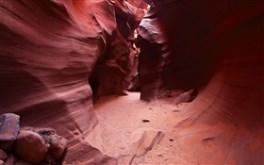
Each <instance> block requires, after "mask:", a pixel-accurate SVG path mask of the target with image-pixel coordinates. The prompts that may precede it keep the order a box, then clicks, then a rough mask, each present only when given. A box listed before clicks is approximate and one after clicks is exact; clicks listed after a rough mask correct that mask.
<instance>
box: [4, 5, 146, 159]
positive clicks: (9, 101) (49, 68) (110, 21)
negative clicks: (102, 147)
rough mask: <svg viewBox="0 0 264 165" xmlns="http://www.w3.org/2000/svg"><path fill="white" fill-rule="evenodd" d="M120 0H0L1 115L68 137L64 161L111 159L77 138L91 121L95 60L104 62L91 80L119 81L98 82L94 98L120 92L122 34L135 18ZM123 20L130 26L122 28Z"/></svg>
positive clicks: (124, 54)
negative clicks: (16, 117)
mask: <svg viewBox="0 0 264 165" xmlns="http://www.w3.org/2000/svg"><path fill="white" fill-rule="evenodd" d="M125 3H126V2H124V1H122V0H116V1H108V0H99V1H89V0H78V1H76V0H51V1H50V0H48V1H46V0H45V1H42V0H41V1H34V0H33V1H32V0H12V1H10V0H1V1H0V12H1V15H0V36H1V39H0V50H1V53H0V59H1V60H0V76H1V82H0V91H1V101H0V107H1V110H0V114H2V113H5V112H14V113H18V114H19V115H21V124H22V126H25V125H29V126H40V127H53V128H55V129H56V130H57V132H58V134H61V135H63V136H65V137H66V138H67V139H68V140H69V146H70V147H69V152H68V154H67V156H66V163H67V162H68V163H73V162H74V161H76V160H78V162H85V163H95V162H97V163H98V162H101V164H103V162H107V161H112V159H110V158H108V157H106V156H103V155H100V152H99V151H98V150H96V149H94V148H92V147H91V146H89V144H88V143H87V142H86V141H84V139H83V135H85V134H87V133H89V132H90V131H91V130H92V129H93V128H94V127H95V126H96V125H97V119H96V117H95V115H94V112H93V111H92V106H93V105H92V90H91V87H90V85H89V84H88V79H89V77H90V75H91V73H92V71H93V70H99V71H101V70H100V67H98V66H97V64H98V62H97V61H100V60H98V59H99V58H100V59H102V58H107V60H103V62H102V63H103V67H104V69H103V70H102V71H103V73H96V74H95V77H99V79H98V80H99V81H100V82H102V84H104V83H105V82H106V83H109V84H111V82H112V81H118V82H117V84H111V85H113V86H116V88H104V85H101V84H99V85H101V86H100V92H101V93H100V95H103V94H109V93H110V94H113V93H115V94H116V93H118V94H119V93H120V91H122V90H123V88H124V86H122V85H121V84H122V83H123V81H124V77H125V76H124V75H126V74H127V73H128V72H129V65H128V64H129V63H130V61H129V60H130V59H129V57H128V56H129V49H128V48H129V47H130V43H129V40H128V39H125V38H127V37H128V36H130V34H131V33H132V32H133V29H134V28H135V25H136V21H138V20H137V19H139V18H140V17H141V16H142V10H141V9H139V10H137V8H135V7H133V6H130V7H129V6H128V5H126V4H125ZM132 9H133V10H132ZM134 14H135V15H134ZM136 16H137V17H136ZM125 18H129V19H125ZM136 18H137V19H136ZM122 21H123V22H122ZM127 22H129V23H128V24H127V25H128V26H129V27H124V25H126V23H127ZM119 29H122V31H120V30H119ZM106 52H107V53H106ZM104 54H107V55H104ZM97 67H98V68H99V69H98V68H97ZM94 68H96V69H94ZM117 78H118V80H116V79H117ZM119 83H121V84H119ZM109 84H108V86H109ZM111 87H112V86H111ZM95 93H96V91H95ZM96 94H97V93H96ZM80 154H81V155H80ZM99 164H100V163H99Z"/></svg>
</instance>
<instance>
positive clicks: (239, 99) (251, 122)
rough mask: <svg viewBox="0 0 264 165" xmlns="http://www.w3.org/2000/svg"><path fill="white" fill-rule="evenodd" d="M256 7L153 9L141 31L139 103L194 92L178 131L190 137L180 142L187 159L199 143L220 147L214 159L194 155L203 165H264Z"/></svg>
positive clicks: (183, 4) (163, 5) (259, 12)
mask: <svg viewBox="0 0 264 165" xmlns="http://www.w3.org/2000/svg"><path fill="white" fill-rule="evenodd" d="M263 6H264V5H263V2H260V1H243V2H242V1H223V2H215V1H206V2H204V1H203V2H198V1H176V0H175V1H174V0H171V1H169V0H168V1H162V2H161V1H160V2H159V3H157V4H156V6H153V7H152V9H151V10H150V13H149V16H146V18H144V19H143V21H142V22H141V24H140V32H139V33H140V38H139V40H138V45H139V46H140V48H141V53H140V55H139V56H140V59H139V74H140V76H141V77H140V80H141V85H142V95H141V97H142V98H143V99H147V100H149V99H154V98H155V97H157V95H158V94H159V92H160V91H161V90H162V89H164V88H165V89H193V88H198V89H199V94H198V97H197V98H196V99H195V100H194V101H193V102H192V103H191V104H190V105H189V106H187V107H186V109H184V110H183V111H184V112H182V114H181V115H183V116H185V120H183V121H182V122H181V124H179V125H178V128H179V129H186V130H189V131H193V134H192V138H189V139H188V138H187V139H188V143H189V144H190V145H193V146H192V149H193V150H194V151H198V150H199V148H195V147H196V146H195V145H196V144H198V143H200V142H201V143H203V144H204V143H205V141H206V142H207V140H208V139H204V140H202V139H200V138H201V137H206V136H207V137H210V138H209V140H208V141H209V142H212V144H213V145H214V146H217V147H219V152H217V153H214V154H213V155H215V156H213V155H212V154H210V153H209V151H208V153H200V154H201V155H202V154H204V156H201V160H200V163H202V164H203V163H204V164H208V163H209V164H210V163H212V164H215V163H217V164H219V163H220V164H229V163H231V164H262V163H263V146H264V144H263V142H262V140H261V139H262V138H263V131H262V130H263V110H264V105H263V84H264V79H263V75H264V69H263V43H264V40H263V39H264V33H263V28H264V27H263V20H264V17H263V16H264V15H263V14H264V12H263V11H264V10H263V9H264V7H263ZM157 22H158V26H157ZM164 38H165V39H164ZM197 130H200V131H197ZM205 130H206V131H205ZM196 131H197V132H196ZM190 139H191V140H190ZM200 140H201V141H200ZM209 155H210V156H209ZM242 155H243V156H242ZM211 156H212V158H211V160H210V159H207V158H208V157H211ZM209 160H210V161H209Z"/></svg>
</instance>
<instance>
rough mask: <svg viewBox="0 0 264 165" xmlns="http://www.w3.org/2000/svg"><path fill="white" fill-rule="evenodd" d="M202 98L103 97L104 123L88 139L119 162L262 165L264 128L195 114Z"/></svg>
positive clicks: (99, 113)
mask: <svg viewBox="0 0 264 165" xmlns="http://www.w3.org/2000/svg"><path fill="white" fill-rule="evenodd" d="M197 101H198V98H197V100H196V99H195V100H194V101H193V102H192V103H181V104H179V105H176V104H175V98H173V97H172V98H166V99H160V100H156V101H153V102H145V101H142V100H140V99H139V93H128V95H126V96H109V97H103V98H101V99H100V100H99V101H98V102H97V103H96V104H95V105H94V110H95V113H96V115H97V117H98V119H99V125H98V126H97V127H96V128H95V130H94V131H93V132H92V133H91V134H90V135H89V136H88V137H86V140H87V141H88V142H89V143H90V144H91V145H92V146H93V147H95V148H97V149H99V150H100V151H101V152H102V153H103V154H104V155H107V156H111V157H113V158H115V159H116V160H117V163H118V165H199V164H203V165H223V164H224V165H233V164H243V165H249V164H256V165H260V164H263V154H264V152H263V145H264V144H263V141H262V139H263V133H262V131H261V130H260V131H255V132H254V134H252V132H250V131H249V130H246V129H245V128H243V127H237V126H236V125H233V124H230V123H228V122H224V121H222V120H220V118H219V119H215V118H212V116H207V114H208V113H209V112H204V111H202V112H201V113H196V110H197V108H198V107H195V106H194V107H193V106H192V105H193V104H194V103H195V102H197ZM198 102H199V101H198ZM196 105H199V104H196ZM190 106H192V108H194V109H193V110H194V111H189V110H190V109H188V108H189V107H190ZM213 110H215V108H212V107H209V111H213ZM186 114H187V116H186ZM190 114H192V115H190ZM190 116H195V117H190ZM205 119H206V120H205ZM211 120H213V122H212V121H211Z"/></svg>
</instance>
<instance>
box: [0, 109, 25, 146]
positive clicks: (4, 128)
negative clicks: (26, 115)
mask: <svg viewBox="0 0 264 165" xmlns="http://www.w3.org/2000/svg"><path fill="white" fill-rule="evenodd" d="M19 118H20V117H19V116H18V115H16V114H13V113H5V114H2V115H0V148H2V149H10V148H11V146H12V144H13V143H14V141H15V140H16V138H17V134H18V131H19Z"/></svg>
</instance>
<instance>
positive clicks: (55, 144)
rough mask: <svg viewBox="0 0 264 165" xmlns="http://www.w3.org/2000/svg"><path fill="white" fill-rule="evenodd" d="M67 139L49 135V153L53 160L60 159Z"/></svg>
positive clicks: (64, 150)
mask: <svg viewBox="0 0 264 165" xmlns="http://www.w3.org/2000/svg"><path fill="white" fill-rule="evenodd" d="M67 146H68V141H67V140H66V139H65V138H63V137H61V136H58V135H51V137H50V155H51V157H52V158H54V159H55V160H61V159H62V158H63V156H64V154H65V152H66V149H67Z"/></svg>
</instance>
